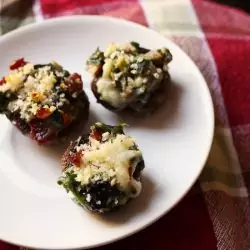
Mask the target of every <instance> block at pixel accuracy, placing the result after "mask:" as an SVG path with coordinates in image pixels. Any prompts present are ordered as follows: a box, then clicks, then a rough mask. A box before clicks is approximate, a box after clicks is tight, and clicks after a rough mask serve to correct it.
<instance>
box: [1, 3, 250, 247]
mask: <svg viewBox="0 0 250 250" xmlns="http://www.w3.org/2000/svg"><path fill="white" fill-rule="evenodd" d="M1 3H2V6H0V34H1V33H2V34H3V33H6V32H8V31H10V30H12V29H15V28H17V27H19V26H21V25H25V24H26V23H30V22H41V21H43V20H44V19H47V18H50V17H55V16H62V15H82V14H98V15H109V16H115V17H120V18H124V19H128V20H132V21H134V22H137V23H140V24H143V25H145V26H149V27H150V28H153V29H155V30H157V31H158V32H160V33H161V34H163V35H165V36H167V37H169V38H171V39H172V40H173V41H174V42H175V43H177V44H178V45H179V46H180V47H182V49H183V50H184V51H186V53H187V54H188V55H189V56H190V57H191V58H192V59H193V60H194V61H195V62H196V64H197V65H198V67H199V68H200V70H201V72H202V73H203V75H204V77H205V79H206V81H207V84H208V86H209V88H210V90H211V94H212V97H213V101H214V106H215V113H216V114H215V115H216V128H215V138H214V142H213V146H212V150H211V153H210V156H209V159H208V162H207V164H206V167H205V169H204V171H203V173H202V175H201V177H200V179H199V181H198V182H197V183H196V185H195V186H194V187H193V189H192V190H191V191H190V193H189V194H188V195H187V196H186V197H185V198H184V199H183V200H182V201H181V202H180V203H179V204H178V205H177V206H176V207H175V208H174V209H173V210H172V211H171V212H170V213H168V214H167V215H166V216H164V217H163V218H162V219H160V220H159V221H158V222H156V223H155V224H154V225H152V226H150V227H149V228H147V229H145V230H143V231H142V232H140V233H138V234H136V235H134V236H131V237H129V238H127V239H125V240H122V241H120V242H117V243H114V244H111V245H109V246H106V247H101V248H99V249H100V250H104V249H111V250H112V249H117V248H118V249H120V250H123V249H124V250H125V249H157V250H161V249H170V250H206V249H207V250H214V249H218V250H249V249H250V200H249V192H250V16H248V15H247V14H246V13H244V12H241V11H239V10H236V9H232V8H229V7H226V6H222V5H218V4H215V3H214V2H213V1H211V0H210V1H208V0H207V1H205V0H193V1H191V0H123V1H122V0H36V1H32V0H22V1H20V0H19V1H18V0H2V1H1V0H0V4H1ZM0 223H1V222H0ZM18 249H20V247H16V246H11V245H8V244H6V243H3V242H2V243H1V242H0V250H18ZM21 249H22V248H21Z"/></svg>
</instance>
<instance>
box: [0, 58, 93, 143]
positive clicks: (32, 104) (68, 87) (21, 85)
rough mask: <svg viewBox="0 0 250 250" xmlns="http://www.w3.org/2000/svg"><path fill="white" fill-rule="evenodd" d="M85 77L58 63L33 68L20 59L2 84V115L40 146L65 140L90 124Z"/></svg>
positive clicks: (0, 86) (14, 63)
mask: <svg viewBox="0 0 250 250" xmlns="http://www.w3.org/2000/svg"><path fill="white" fill-rule="evenodd" d="M82 87H83V83H82V79H81V76H80V75H79V74H77V73H74V74H70V73H69V72H68V71H67V70H65V69H63V67H62V66H61V65H59V64H58V63H56V62H51V63H48V64H36V65H34V64H32V63H30V62H26V61H25V60H24V59H23V58H20V59H18V60H16V61H15V62H13V63H12V64H11V65H10V72H9V74H8V75H7V76H5V77H3V78H2V79H1V80H0V113H2V114H5V115H6V117H7V118H8V119H9V120H10V121H11V122H12V124H13V125H15V126H16V127H17V128H18V129H19V130H20V131H21V132H22V133H23V134H28V135H29V136H30V137H31V138H32V139H34V140H36V141H37V142H38V143H39V144H43V143H48V142H52V141H53V142H54V141H55V140H56V139H58V138H62V137H65V136H67V135H68V134H69V132H70V131H71V130H72V127H73V126H75V125H76V124H77V123H79V122H83V123H84V122H86V121H87V118H88V112H89V101H88V97H87V96H86V94H85V92H84V91H83V89H82Z"/></svg>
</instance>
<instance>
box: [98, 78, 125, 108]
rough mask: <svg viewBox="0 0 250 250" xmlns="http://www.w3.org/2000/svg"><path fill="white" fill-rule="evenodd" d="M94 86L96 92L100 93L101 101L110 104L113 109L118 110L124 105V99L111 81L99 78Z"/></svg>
mask: <svg viewBox="0 0 250 250" xmlns="http://www.w3.org/2000/svg"><path fill="white" fill-rule="evenodd" d="M96 86H97V92H98V93H101V99H102V100H104V101H106V102H108V103H110V104H111V105H112V106H113V107H115V108H118V107H120V105H121V104H122V103H124V101H125V100H124V98H123V97H122V96H121V94H120V92H119V90H118V89H117V88H115V86H114V84H113V83H112V81H111V80H108V79H103V78H101V79H99V80H98V81H97V83H96Z"/></svg>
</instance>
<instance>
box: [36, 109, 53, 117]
mask: <svg viewBox="0 0 250 250" xmlns="http://www.w3.org/2000/svg"><path fill="white" fill-rule="evenodd" d="M51 114H52V113H51V111H50V110H49V109H48V108H40V109H38V110H37V113H36V117H37V118H39V119H46V118H47V117H49V116H50V115H51Z"/></svg>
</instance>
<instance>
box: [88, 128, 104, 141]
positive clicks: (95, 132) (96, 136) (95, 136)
mask: <svg viewBox="0 0 250 250" xmlns="http://www.w3.org/2000/svg"><path fill="white" fill-rule="evenodd" d="M90 137H91V138H93V139H95V140H97V141H101V139H102V133H101V132H100V131H99V130H97V129H93V130H92V131H91V133H90Z"/></svg>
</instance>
